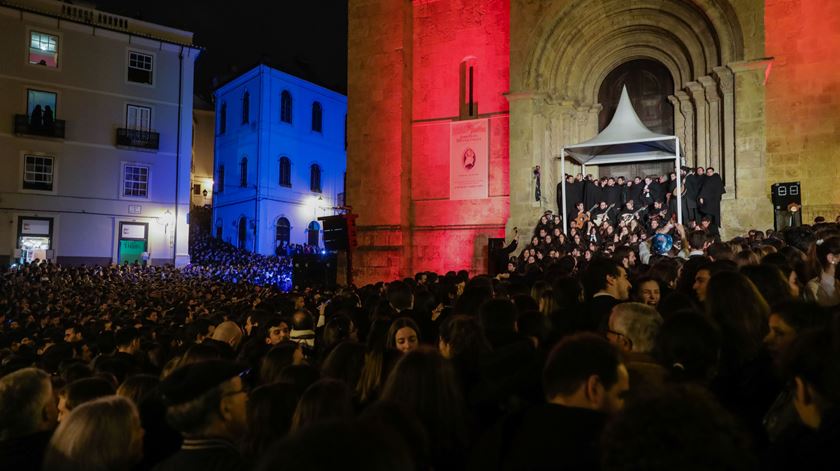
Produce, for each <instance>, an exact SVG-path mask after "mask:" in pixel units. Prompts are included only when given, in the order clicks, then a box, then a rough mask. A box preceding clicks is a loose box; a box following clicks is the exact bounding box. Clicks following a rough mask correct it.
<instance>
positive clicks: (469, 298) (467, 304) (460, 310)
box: [453, 286, 493, 316]
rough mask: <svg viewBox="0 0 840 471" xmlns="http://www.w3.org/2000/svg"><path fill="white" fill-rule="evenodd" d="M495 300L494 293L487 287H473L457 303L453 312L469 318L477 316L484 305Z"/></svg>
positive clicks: (465, 290)
mask: <svg viewBox="0 0 840 471" xmlns="http://www.w3.org/2000/svg"><path fill="white" fill-rule="evenodd" d="M490 299H493V292H492V291H491V290H489V289H487V288H486V287H482V286H471V287H469V288H465V289H464V292H463V293H462V294H461V296H460V297H459V298H458V300H457V301H455V305H454V306H453V312H454V313H455V314H463V315H467V316H475V315H476V314H478V310H479V308H480V307H481V305H482V304H484V303H485V302H487V301H488V300H490Z"/></svg>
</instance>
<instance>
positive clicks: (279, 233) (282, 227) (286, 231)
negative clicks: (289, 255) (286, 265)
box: [274, 217, 291, 246]
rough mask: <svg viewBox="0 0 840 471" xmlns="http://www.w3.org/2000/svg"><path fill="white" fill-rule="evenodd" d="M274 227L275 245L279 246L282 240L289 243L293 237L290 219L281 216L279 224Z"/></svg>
mask: <svg viewBox="0 0 840 471" xmlns="http://www.w3.org/2000/svg"><path fill="white" fill-rule="evenodd" d="M274 229H275V230H274V240H275V242H276V243H275V245H277V246H279V245H280V244H281V243H282V242H285V243H287V244H288V243H289V240H290V239H291V236H290V233H291V225H290V224H289V220H288V219H286V218H282V217H281V218H280V219H278V220H277V224H276V225H275V227H274Z"/></svg>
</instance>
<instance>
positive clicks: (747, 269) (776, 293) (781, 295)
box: [740, 264, 793, 306]
mask: <svg viewBox="0 0 840 471" xmlns="http://www.w3.org/2000/svg"><path fill="white" fill-rule="evenodd" d="M740 272H741V274H743V275H745V276H746V277H747V278H749V279H750V281H752V282H753V284H754V285H755V287H756V288H757V289H758V292H759V293H761V296H762V297H763V298H764V300H765V301H767V304H768V305H770V306H775V305H776V304H779V303H783V302H787V301H793V295H792V293H791V291H790V285H789V284H788V280H787V279H786V278H785V276H784V274H782V271H781V270H779V268H777V267H775V266H773V265H764V264H761V265H746V266H743V267H741V270H740Z"/></svg>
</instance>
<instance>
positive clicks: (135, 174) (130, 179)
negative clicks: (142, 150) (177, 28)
mask: <svg viewBox="0 0 840 471" xmlns="http://www.w3.org/2000/svg"><path fill="white" fill-rule="evenodd" d="M123 196H127V197H130V198H148V197H149V167H144V166H140V165H126V166H125V167H124V168H123Z"/></svg>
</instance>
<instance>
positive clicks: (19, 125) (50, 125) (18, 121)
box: [15, 114, 64, 139]
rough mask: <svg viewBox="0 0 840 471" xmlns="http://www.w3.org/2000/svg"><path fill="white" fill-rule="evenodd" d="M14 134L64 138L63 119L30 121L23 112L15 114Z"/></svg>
mask: <svg viewBox="0 0 840 471" xmlns="http://www.w3.org/2000/svg"><path fill="white" fill-rule="evenodd" d="M15 135H18V136H40V137H52V138H56V139H64V120H63V119H56V120H54V121H52V122H46V123H44V122H41V123H37V124H36V123H32V122H30V119H29V116H27V115H25V114H16V115H15Z"/></svg>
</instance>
